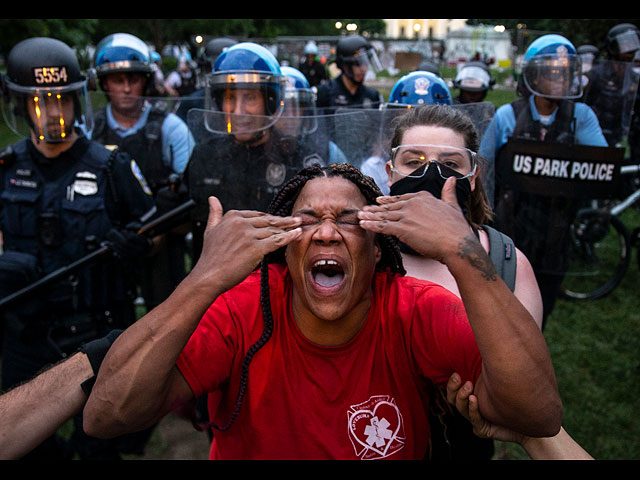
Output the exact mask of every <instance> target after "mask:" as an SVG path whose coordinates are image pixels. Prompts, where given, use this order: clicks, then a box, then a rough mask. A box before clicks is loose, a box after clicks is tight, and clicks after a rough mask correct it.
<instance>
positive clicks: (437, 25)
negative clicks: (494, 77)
mask: <svg viewBox="0 0 640 480" xmlns="http://www.w3.org/2000/svg"><path fill="white" fill-rule="evenodd" d="M384 22H385V24H386V32H385V33H386V36H387V38H392V39H398V40H405V41H406V42H410V43H409V44H408V45H405V46H403V47H401V46H400V45H396V46H395V47H394V49H398V50H400V49H401V48H408V49H409V50H413V51H420V52H422V54H423V56H424V57H425V58H429V57H430V56H431V55H432V54H431V53H429V52H428V51H427V50H431V47H428V49H427V48H425V46H424V41H428V40H432V41H435V42H443V44H444V51H443V52H442V55H443V57H441V60H444V61H445V62H446V63H448V64H453V65H456V64H459V63H460V62H465V61H469V60H472V59H473V58H474V57H475V56H476V55H479V56H480V58H483V59H484V58H486V59H493V63H492V66H493V67H498V68H501V67H509V66H511V63H512V59H513V47H512V45H511V34H510V32H509V31H504V30H503V31H500V30H497V29H496V28H494V26H493V25H478V26H470V25H467V24H466V22H467V20H466V19H463V18H457V19H445V18H435V19H400V18H392V19H384ZM438 56H439V54H438Z"/></svg>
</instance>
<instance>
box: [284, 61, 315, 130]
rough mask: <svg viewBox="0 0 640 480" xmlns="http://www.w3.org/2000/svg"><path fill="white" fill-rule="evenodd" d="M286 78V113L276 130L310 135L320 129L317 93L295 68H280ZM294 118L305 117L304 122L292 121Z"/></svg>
mask: <svg viewBox="0 0 640 480" xmlns="http://www.w3.org/2000/svg"><path fill="white" fill-rule="evenodd" d="M280 70H281V71H282V74H283V75H284V76H285V77H286V86H285V89H284V112H283V114H282V117H281V118H280V120H279V121H278V123H277V125H276V128H277V129H278V130H279V131H280V132H281V133H283V134H285V135H286V134H289V135H291V134H294V135H300V134H305V135H308V134H310V133H313V132H315V131H316V129H317V128H318V120H317V118H316V117H315V114H316V92H315V89H312V88H311V84H310V83H309V80H307V77H305V76H304V74H303V73H302V72H301V71H300V70H298V69H296V68H293V67H289V66H283V67H280ZM293 117H304V119H303V120H302V122H295V121H292V120H291V118H293Z"/></svg>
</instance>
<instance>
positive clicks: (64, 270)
mask: <svg viewBox="0 0 640 480" xmlns="http://www.w3.org/2000/svg"><path fill="white" fill-rule="evenodd" d="M195 205H196V202H195V201H194V200H189V201H187V202H185V203H183V204H182V205H180V206H178V207H176V208H174V209H173V210H170V211H168V212H167V213H165V214H163V215H160V216H159V217H158V218H156V219H155V220H151V221H150V222H148V223H145V224H144V225H143V226H142V227H140V228H139V229H138V231H137V232H136V233H137V234H138V235H152V236H153V235H156V234H158V233H159V232H160V228H159V227H162V226H163V224H165V223H166V222H167V221H169V220H171V219H173V218H174V217H176V216H178V215H180V214H182V213H184V212H186V211H187V210H190V209H191V208H193V207H194V206H195ZM111 249H112V247H111V245H110V244H109V243H107V242H103V243H102V244H101V245H100V248H98V249H96V250H94V251H93V252H91V253H89V254H87V255H85V256H84V257H81V258H79V259H78V260H76V261H74V262H72V263H70V264H69V265H65V266H64V267H60V268H59V269H57V270H54V271H53V272H51V273H49V274H48V275H45V276H44V277H42V278H41V279H40V280H37V281H35V282H34V283H32V284H31V285H27V286H26V287H24V288H22V289H20V290H18V291H16V292H14V293H12V294H11V295H7V296H6V297H4V298H3V299H2V300H0V309H2V308H3V307H5V306H6V305H8V304H9V303H11V302H13V301H15V300H16V299H18V298H20V297H23V296H26V295H29V294H31V293H33V292H34V291H36V290H38V289H40V288H42V287H44V286H45V285H48V284H49V283H51V282H53V281H55V280H57V279H58V278H60V277H63V276H65V275H68V274H70V273H72V272H73V271H75V270H77V269H78V268H80V267H82V266H83V265H85V264H87V263H89V262H92V261H93V260H95V259H96V258H99V257H101V256H102V255H104V254H105V253H107V252H109V251H110V250H111Z"/></svg>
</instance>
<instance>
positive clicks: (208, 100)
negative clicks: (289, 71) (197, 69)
mask: <svg viewBox="0 0 640 480" xmlns="http://www.w3.org/2000/svg"><path fill="white" fill-rule="evenodd" d="M284 82H285V79H284V77H282V76H278V75H271V74H265V73H261V72H246V73H236V72H233V73H224V72H223V73H222V74H216V75H212V76H210V77H209V79H208V82H207V87H206V94H205V110H206V111H207V112H208V113H207V115H206V118H205V119H204V121H205V125H206V128H207V130H208V131H209V132H211V133H215V134H227V135H233V136H235V137H236V138H237V140H238V141H240V142H242V141H247V140H249V139H250V138H252V137H254V136H256V135H257V134H261V133H262V132H264V131H266V130H268V129H270V128H271V127H273V126H274V124H275V123H276V122H277V120H278V118H279V117H280V116H281V115H282V112H283V110H284V100H282V98H281V94H280V93H279V92H280V91H282V89H283V88H284Z"/></svg>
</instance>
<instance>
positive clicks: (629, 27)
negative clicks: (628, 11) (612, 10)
mask: <svg viewBox="0 0 640 480" xmlns="http://www.w3.org/2000/svg"><path fill="white" fill-rule="evenodd" d="M605 48H606V50H607V53H608V55H609V57H610V58H612V59H619V58H620V57H621V56H623V55H629V54H632V53H634V52H635V51H636V50H638V49H640V40H639V33H638V27H636V26H635V25H633V24H631V23H621V24H619V25H616V26H614V27H612V28H611V29H610V30H609V31H608V32H607V36H606V38H605ZM631 56H632V55H631Z"/></svg>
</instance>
